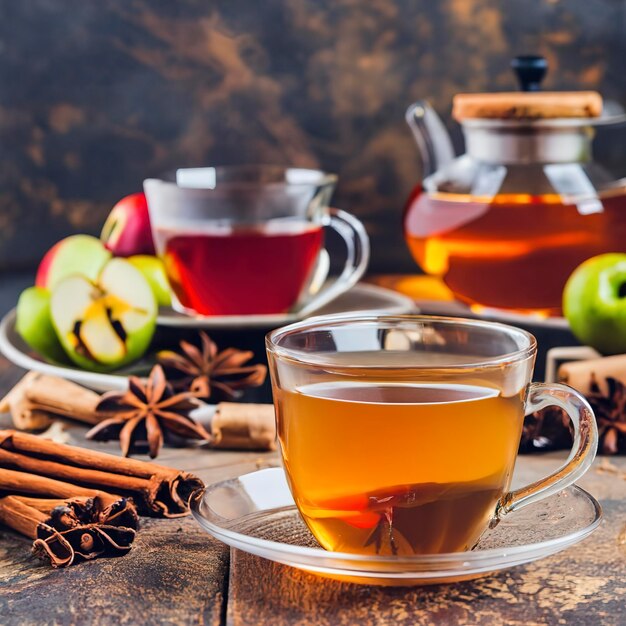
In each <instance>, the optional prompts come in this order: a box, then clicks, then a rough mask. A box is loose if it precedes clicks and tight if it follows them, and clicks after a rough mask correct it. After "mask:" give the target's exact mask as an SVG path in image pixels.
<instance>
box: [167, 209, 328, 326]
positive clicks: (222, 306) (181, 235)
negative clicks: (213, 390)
mask: <svg viewBox="0 0 626 626" xmlns="http://www.w3.org/2000/svg"><path fill="white" fill-rule="evenodd" d="M157 238H158V241H159V243H160V244H161V245H160V246H159V247H161V248H162V249H164V254H163V261H164V263H165V269H166V272H167V276H168V279H169V281H170V284H171V286H172V289H173V291H174V293H175V294H176V298H177V299H178V301H179V302H180V304H181V305H182V306H183V307H184V308H186V309H191V310H193V311H195V312H196V313H200V314H201V315H254V314H268V313H284V312H286V311H288V310H289V309H290V308H291V307H292V306H293V305H294V304H295V303H296V301H297V300H298V297H299V295H300V293H301V291H302V288H303V287H304V286H305V283H306V281H307V279H308V278H309V276H310V275H311V272H312V270H313V267H314V265H315V261H316V259H317V257H318V254H319V251H320V249H321V247H322V243H323V231H322V228H321V226H319V225H315V224H311V223H310V222H304V221H302V222H290V223H286V224H282V225H276V226H272V227H271V228H265V227H258V228H255V227H237V228H229V229H221V230H220V229H213V230H199V231H196V232H179V231H171V230H167V229H162V230H158V231H157Z"/></svg>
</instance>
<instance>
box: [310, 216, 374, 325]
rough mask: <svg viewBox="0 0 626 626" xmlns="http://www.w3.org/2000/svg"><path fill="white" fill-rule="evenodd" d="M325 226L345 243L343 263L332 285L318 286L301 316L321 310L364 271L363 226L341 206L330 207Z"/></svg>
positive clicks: (366, 257)
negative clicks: (332, 230) (344, 260)
mask: <svg viewBox="0 0 626 626" xmlns="http://www.w3.org/2000/svg"><path fill="white" fill-rule="evenodd" d="M328 212H329V214H328V218H327V221H326V222H325V224H324V225H325V226H329V227H330V228H333V229H334V230H335V231H337V233H338V234H339V235H340V237H341V238H342V239H343V240H344V242H345V244H346V252H347V254H346V263H345V265H344V267H343V270H342V272H341V274H339V276H338V277H337V279H336V280H335V281H333V283H332V284H330V285H328V286H327V287H323V288H322V289H320V290H319V291H318V292H317V293H316V294H315V296H314V297H313V298H312V299H311V300H309V301H308V302H307V303H306V304H305V305H304V306H303V307H302V308H301V309H300V310H299V314H300V316H302V317H305V316H306V315H309V314H310V313H312V312H314V311H316V310H317V309H320V308H321V307H323V306H324V305H325V304H328V303H329V302H330V301H331V300H334V299H335V298H336V297H337V296H338V295H340V294H342V293H344V292H345V291H348V289H350V288H351V287H353V286H354V285H355V284H356V283H357V282H358V281H359V279H360V278H361V277H362V276H363V274H365V270H366V269H367V264H368V262H369V258H370V241H369V237H368V236H367V232H366V231H365V226H363V224H362V223H361V221H360V220H358V219H357V218H356V217H354V216H353V215H350V213H346V212H345V211H341V210H340V209H332V208H331V209H329V210H328Z"/></svg>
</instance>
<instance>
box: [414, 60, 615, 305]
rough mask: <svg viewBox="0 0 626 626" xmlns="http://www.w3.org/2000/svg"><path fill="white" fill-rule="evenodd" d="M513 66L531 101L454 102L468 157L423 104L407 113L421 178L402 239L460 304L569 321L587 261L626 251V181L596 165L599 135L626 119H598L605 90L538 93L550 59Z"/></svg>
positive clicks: (471, 97)
mask: <svg viewBox="0 0 626 626" xmlns="http://www.w3.org/2000/svg"><path fill="white" fill-rule="evenodd" d="M512 65H513V67H514V69H515V70H516V72H517V75H518V78H519V80H520V83H521V87H522V91H520V92H510V93H486V94H458V95H457V96H455V98H454V105H453V117H454V118H455V119H456V120H457V121H459V122H460V123H461V125H462V128H463V133H464V136H465V144H466V149H467V152H466V154H464V155H462V156H459V157H456V158H455V154H454V149H453V147H452V143H451V141H450V137H449V136H448V133H447V131H446V129H445V127H444V125H443V123H442V121H441V120H440V119H439V117H438V116H437V114H436V113H435V111H434V110H433V109H432V108H431V107H430V106H429V105H428V104H427V103H426V102H416V103H415V104H413V105H411V106H410V107H409V109H408V110H407V115H406V117H407V122H408V123H409V126H410V127H411V129H412V131H413V134H414V136H415V139H416V141H417V144H418V147H419V151H420V154H421V157H422V161H423V171H424V179H423V181H422V183H421V185H419V186H418V187H417V188H416V189H415V190H414V191H413V193H412V195H411V197H410V198H409V200H408V203H407V206H406V209H405V215H404V233H405V238H406V241H407V243H408V245H409V248H410V250H411V252H412V254H413V256H414V258H415V260H416V261H417V262H418V263H419V264H420V266H421V267H422V269H423V270H424V271H425V272H427V273H428V274H431V275H436V276H439V277H441V278H442V279H443V280H444V282H445V283H446V285H447V286H448V287H449V288H450V289H451V290H452V291H453V292H454V294H455V296H456V297H457V298H459V299H460V300H463V301H465V302H468V303H470V304H472V305H478V306H479V307H481V306H482V307H494V308H502V309H513V310H518V311H523V312H528V313H530V312H533V313H540V314H543V315H560V314H561V298H562V292H563V287H564V285H565V282H566V280H567V278H568V277H569V275H570V274H571V272H572V271H573V270H574V269H575V268H576V267H577V266H578V265H579V264H580V263H582V262H583V261H584V260H585V259H588V258H589V257H592V256H594V255H597V254H601V253H604V252H626V178H622V179H620V180H616V178H615V177H614V176H612V175H611V174H610V173H609V172H608V171H607V170H605V169H604V168H602V167H601V166H600V165H598V164H597V163H594V161H593V158H592V141H593V138H594V134H595V128H596V127H597V126H599V125H607V124H622V123H624V122H625V121H626V116H624V115H619V116H613V117H609V116H603V115H601V113H602V98H601V96H600V95H599V94H598V93H596V92H543V91H539V83H540V81H541V80H542V78H543V76H544V75H545V72H546V69H547V64H546V62H545V60H544V59H543V58H542V57H517V58H516V59H514V61H513V63H512ZM625 138H626V134H625Z"/></svg>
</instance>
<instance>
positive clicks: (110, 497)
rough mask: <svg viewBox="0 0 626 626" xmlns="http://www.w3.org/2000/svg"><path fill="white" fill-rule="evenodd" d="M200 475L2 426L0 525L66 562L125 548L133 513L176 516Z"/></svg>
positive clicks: (134, 524) (52, 559) (56, 562)
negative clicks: (79, 446) (56, 441)
mask: <svg viewBox="0 0 626 626" xmlns="http://www.w3.org/2000/svg"><path fill="white" fill-rule="evenodd" d="M202 486H203V485H202V481H201V480H200V479H199V478H197V477H196V476H194V475H193V474H188V473H186V472H180V471H178V470H175V469H172V468H169V467H165V466H162V465H156V464H154V463H147V462H144V461H138V460H135V459H127V458H120V457H117V456H113V455H110V454H106V453H103V452H95V451H92V450H87V449H84V448H78V447H75V446H68V445H63V444H59V443H55V442H52V441H48V440H46V439H42V438H40V437H37V436H34V435H29V434H26V433H22V432H18V431H13V430H4V431H0V523H3V524H5V525H7V526H9V527H11V528H13V529H14V530H16V531H18V532H20V533H22V534H24V535H26V536H27V537H30V538H31V539H33V540H34V541H33V551H34V552H35V554H37V555H38V556H40V557H41V558H43V559H44V560H46V561H48V562H49V563H50V564H51V565H52V566H53V567H65V566H68V565H72V564H73V563H78V562H80V561H82V560H88V559H93V558H97V557H100V556H118V555H122V554H125V553H126V552H128V550H130V547H131V545H132V542H133V540H134V538H135V534H136V531H137V528H138V521H137V520H138V517H137V515H138V513H139V514H141V515H152V516H159V517H179V516H182V515H186V514H187V513H188V501H189V498H190V496H191V494H192V493H193V492H194V491H195V490H197V489H200V488H202Z"/></svg>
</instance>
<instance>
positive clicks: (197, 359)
mask: <svg viewBox="0 0 626 626" xmlns="http://www.w3.org/2000/svg"><path fill="white" fill-rule="evenodd" d="M199 335H200V344H201V347H200V348H198V347H196V346H195V345H193V344H192V343H190V342H188V341H181V342H180V349H181V352H180V353H178V352H174V351H172V350H162V351H161V352H159V353H158V354H157V360H158V362H159V363H160V364H161V365H162V366H163V367H164V368H165V371H166V372H167V375H168V377H169V378H170V380H171V381H172V385H173V386H174V388H175V389H176V390H188V391H191V392H192V393H193V394H194V396H196V397H197V398H201V399H203V400H207V399H209V398H210V397H211V396H212V395H213V392H215V391H217V392H220V393H221V394H222V395H223V396H225V397H226V398H236V397H238V396H240V395H241V392H242V390H243V389H246V388H247V387H258V386H260V385H262V384H263V382H264V381H265V377H266V375H267V367H266V366H265V365H262V364H260V363H258V364H256V365H245V363H247V362H248V361H249V360H250V359H251V358H252V357H253V356H254V354H253V353H252V352H251V351H249V350H237V349H236V348H227V349H226V350H222V351H221V352H220V351H219V350H218V348H217V345H216V344H215V342H213V341H212V340H211V339H210V338H209V336H208V335H207V334H206V333H205V332H203V331H200V333H199Z"/></svg>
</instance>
